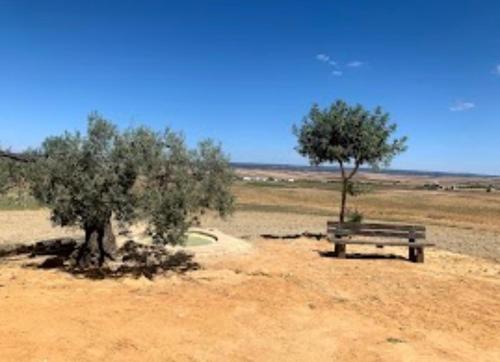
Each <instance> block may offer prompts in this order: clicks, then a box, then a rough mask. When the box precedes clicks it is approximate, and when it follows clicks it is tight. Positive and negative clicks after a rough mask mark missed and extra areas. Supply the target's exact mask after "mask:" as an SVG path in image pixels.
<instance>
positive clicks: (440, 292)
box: [0, 240, 500, 361]
mask: <svg viewBox="0 0 500 362" xmlns="http://www.w3.org/2000/svg"><path fill="white" fill-rule="evenodd" d="M328 249H329V245H327V244H326V243H324V242H313V241H310V240H296V241H293V242H282V241H276V242H269V241H259V242H256V247H255V249H254V251H253V252H251V253H248V254H245V255H232V256H231V255H227V256H220V257H213V258H210V257H209V256H204V257H203V259H200V262H201V263H202V265H203V267H204V268H203V270H200V271H196V272H191V273H188V274H187V275H184V276H175V275H174V276H170V277H161V278H158V279H156V280H155V281H153V282H150V281H148V280H146V279H140V280H134V279H123V280H106V281H91V280H84V279H77V278H74V277H72V276H69V275H67V274H64V273H62V272H57V271H39V270H33V269H27V268H23V267H21V266H20V265H19V262H15V261H9V262H6V263H3V264H0V313H1V314H0V351H1V357H0V359H1V360H2V361H96V360H107V361H207V360H208V361H221V360H241V361H255V360H259V361H280V360H283V361H285V360H286V361H323V360H339V361H402V360H403V361H422V360H427V361H430V360H432V361H434V360H450V361H499V360H500V342H499V341H500V298H499V297H500V266H499V264H494V263H492V262H487V261H484V260H481V259H474V258H472V257H464V256H458V255H456V254H450V253H446V252H441V251H431V252H429V253H428V255H427V260H426V263H425V264H423V265H422V264H420V265H417V264H411V263H408V262H406V261H403V260H397V259H391V260H380V259H372V260H370V259H364V260H352V259H351V260H335V259H331V258H326V257H321V256H320V255H319V254H318V251H321V250H323V251H324V250H328ZM371 251H372V250H371ZM401 253H404V251H401Z"/></svg>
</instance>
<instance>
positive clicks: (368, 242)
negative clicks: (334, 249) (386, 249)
mask: <svg viewBox="0 0 500 362" xmlns="http://www.w3.org/2000/svg"><path fill="white" fill-rule="evenodd" d="M332 243H334V244H340V245H347V244H349V245H383V246H405V247H416V248H418V247H425V246H435V245H436V244H434V243H431V242H426V241H424V242H422V241H419V242H408V241H375V240H373V241H372V240H349V239H334V240H332Z"/></svg>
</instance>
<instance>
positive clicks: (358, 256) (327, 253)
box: [315, 250, 408, 261]
mask: <svg viewBox="0 0 500 362" xmlns="http://www.w3.org/2000/svg"><path fill="white" fill-rule="evenodd" d="M315 251H316V252H317V253H318V255H319V256H321V257H322V258H334V259H339V258H337V255H336V254H335V252H334V251H324V250H315ZM345 259H354V260H363V259H370V260H377V259H381V260H389V259H395V260H406V261H408V258H405V257H403V256H401V255H396V254H377V253H346V256H345Z"/></svg>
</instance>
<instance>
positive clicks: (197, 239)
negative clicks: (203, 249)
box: [184, 231, 217, 246]
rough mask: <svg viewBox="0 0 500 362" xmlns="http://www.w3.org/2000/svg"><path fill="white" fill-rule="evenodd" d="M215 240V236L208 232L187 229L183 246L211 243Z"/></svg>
mask: <svg viewBox="0 0 500 362" xmlns="http://www.w3.org/2000/svg"><path fill="white" fill-rule="evenodd" d="M216 241H217V238H216V237H215V236H212V235H210V234H208V233H201V232H198V231H189V232H188V233H187V238H186V243H185V244H184V245H185V246H201V245H208V244H212V243H214V242H216Z"/></svg>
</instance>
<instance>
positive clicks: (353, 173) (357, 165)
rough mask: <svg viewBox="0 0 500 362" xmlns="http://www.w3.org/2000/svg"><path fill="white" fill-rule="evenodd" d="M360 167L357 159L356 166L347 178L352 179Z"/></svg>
mask: <svg viewBox="0 0 500 362" xmlns="http://www.w3.org/2000/svg"><path fill="white" fill-rule="evenodd" d="M358 169H359V162H357V161H356V162H355V164H354V168H353V169H352V171H351V173H350V174H349V176H347V179H348V180H350V179H351V178H352V177H353V176H354V175H355V174H356V172H358Z"/></svg>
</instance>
